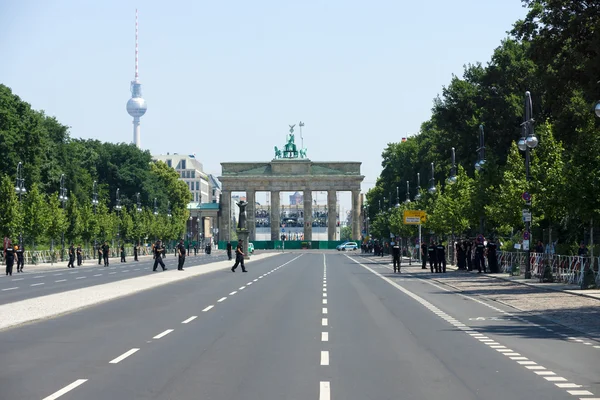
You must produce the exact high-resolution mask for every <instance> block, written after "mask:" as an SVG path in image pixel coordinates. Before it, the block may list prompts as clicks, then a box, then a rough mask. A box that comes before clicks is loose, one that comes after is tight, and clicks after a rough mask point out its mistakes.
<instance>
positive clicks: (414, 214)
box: [404, 210, 427, 225]
mask: <svg viewBox="0 0 600 400" xmlns="http://www.w3.org/2000/svg"><path fill="white" fill-rule="evenodd" d="M426 221H427V213H426V212H425V211H422V210H404V224H405V225H419V224H423V223H425V222H426Z"/></svg>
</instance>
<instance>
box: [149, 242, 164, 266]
mask: <svg viewBox="0 0 600 400" xmlns="http://www.w3.org/2000/svg"><path fill="white" fill-rule="evenodd" d="M164 251H165V247H164V246H163V245H162V242H161V241H160V240H159V241H157V242H156V244H155V245H154V267H153V268H152V271H156V268H157V267H158V264H160V266H161V267H162V270H163V271H166V270H167V268H166V267H165V263H164V262H163V260H162V253H164Z"/></svg>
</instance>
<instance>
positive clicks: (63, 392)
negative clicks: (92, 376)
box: [42, 379, 87, 400]
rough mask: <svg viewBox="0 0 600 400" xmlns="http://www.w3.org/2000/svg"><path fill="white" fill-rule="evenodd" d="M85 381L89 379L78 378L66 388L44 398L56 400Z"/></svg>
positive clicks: (45, 399)
mask: <svg viewBox="0 0 600 400" xmlns="http://www.w3.org/2000/svg"><path fill="white" fill-rule="evenodd" d="M85 382H87V379H77V380H76V381H75V382H73V383H71V384H69V385H67V386H65V387H64V388H62V389H60V390H59V391H58V392H55V393H52V394H51V395H50V396H48V397H44V398H43V399H42V400H56V399H58V398H59V397H60V396H62V395H63V394H65V393H68V392H70V391H71V390H73V389H75V388H76V387H77V386H79V385H81V384H83V383H85Z"/></svg>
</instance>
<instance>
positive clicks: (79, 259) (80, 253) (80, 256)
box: [76, 244, 83, 267]
mask: <svg viewBox="0 0 600 400" xmlns="http://www.w3.org/2000/svg"><path fill="white" fill-rule="evenodd" d="M76 252H77V266H78V267H81V264H83V250H82V249H81V245H80V244H78V245H77V250H76Z"/></svg>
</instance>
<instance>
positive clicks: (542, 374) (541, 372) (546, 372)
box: [534, 371, 574, 387]
mask: <svg viewBox="0 0 600 400" xmlns="http://www.w3.org/2000/svg"><path fill="white" fill-rule="evenodd" d="M534 372H535V373H536V374H537V375H540V376H544V375H556V374H555V373H554V372H552V371H534ZM558 385H574V383H564V384H563V383H558ZM559 387H561V386H559ZM570 387H573V386H570Z"/></svg>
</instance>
